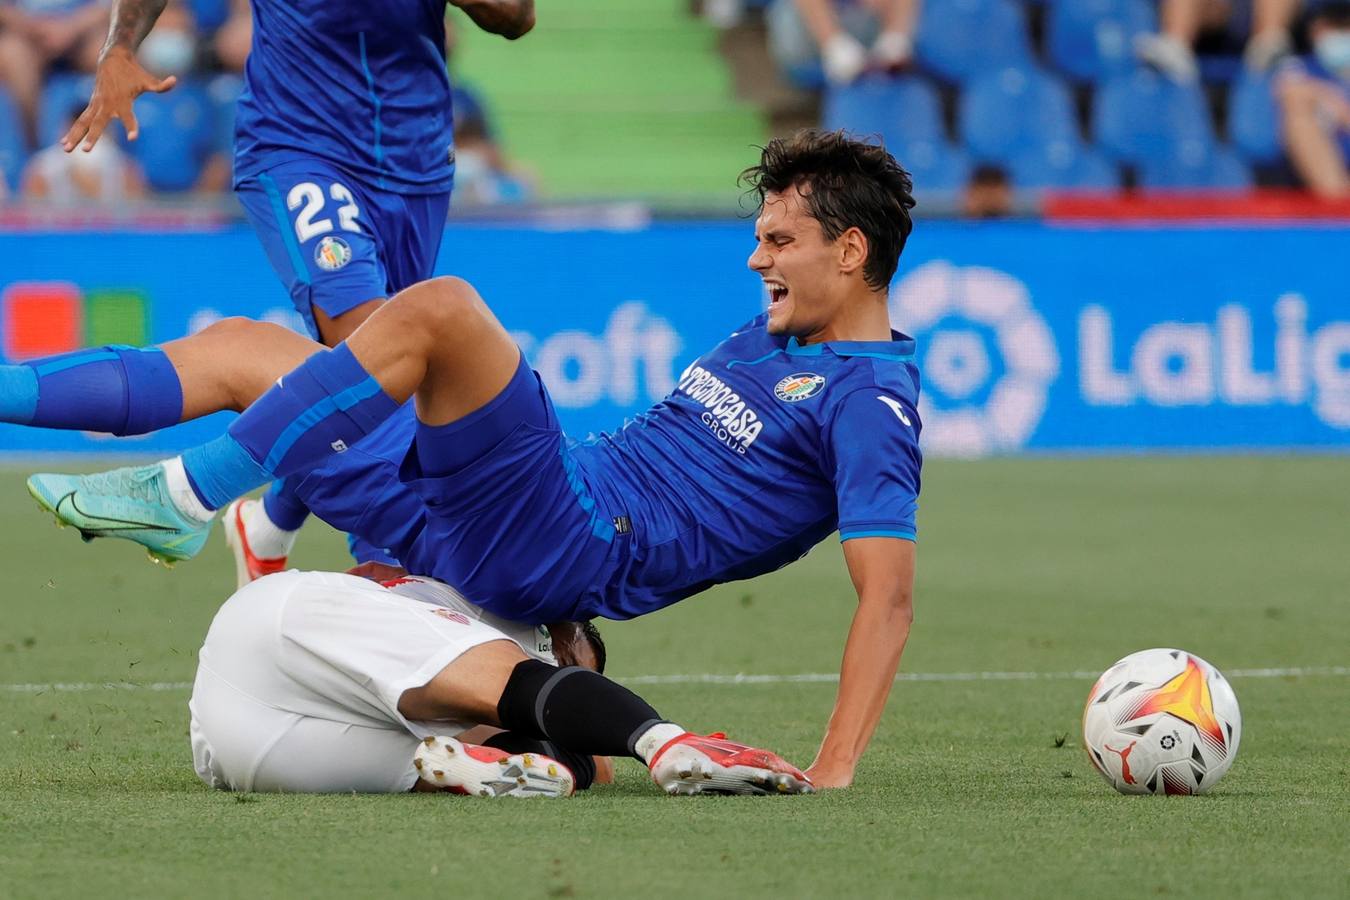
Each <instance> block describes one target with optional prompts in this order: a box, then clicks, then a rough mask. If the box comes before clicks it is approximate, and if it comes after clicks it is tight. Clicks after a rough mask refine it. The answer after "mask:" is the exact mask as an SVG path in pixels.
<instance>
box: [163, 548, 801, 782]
mask: <svg viewBox="0 0 1350 900" xmlns="http://www.w3.org/2000/svg"><path fill="white" fill-rule="evenodd" d="M565 640H567V641H568V645H567V646H559V647H557V653H558V656H559V657H563V658H567V657H569V656H570V657H574V658H576V659H578V660H579V661H580V660H584V661H586V662H588V663H589V664H590V665H592V666H595V665H596V664H597V663H599V664H601V665H602V664H603V652H604V651H603V645H601V644H598V643H590V642H588V640H587V639H586V638H585V637H582V638H580V639H575V638H571V637H569V638H565ZM554 662H555V658H554V655H553V652H550V650H549V647H548V644H546V643H544V644H541V642H540V641H539V632H538V630H537V629H535V628H530V627H525V626H516V625H512V624H511V623H507V622H502V621H500V620H497V619H495V618H494V617H493V616H491V615H490V614H485V613H484V612H483V611H482V610H480V609H478V608H477V607H475V606H473V605H472V604H470V603H468V602H467V601H466V600H465V599H464V598H463V597H462V596H460V595H458V594H456V593H455V592H454V591H452V590H450V589H449V588H447V587H446V586H445V585H442V584H438V583H436V582H434V581H430V580H427V579H418V578H399V579H395V580H393V581H389V582H386V583H385V584H377V583H375V582H373V581H368V580H366V579H364V578H357V577H355V576H353V575H339V574H337V573H328V572H294V571H292V572H285V573H282V574H279V575H270V576H268V577H266V578H262V579H259V580H258V581H255V582H253V583H252V584H250V585H248V586H247V587H245V588H244V589H242V590H241V591H239V592H238V593H236V594H235V595H234V596H233V597H231V598H230V599H229V600H227V601H226V602H225V605H224V606H222V607H221V608H220V611H219V612H218V613H217V614H216V617H215V620H214V621H213V622H212V623H211V629H210V631H208V632H207V635H206V641H205V643H204V644H203V645H202V649H201V653H199V654H198V662H197V678H196V681H195V683H194V684H193V687H192V700H191V702H190V703H189V708H190V710H191V713H192V724H191V736H192V758H193V763H194V765H195V767H196V769H197V774H198V775H199V776H200V777H201V779H202V780H203V781H205V782H206V783H207V784H208V785H210V786H212V787H221V788H228V789H230V790H239V791H291V792H301V793H345V792H349V791H358V792H363V793H399V792H403V791H408V790H448V791H451V792H453V793H467V794H474V795H479V796H484V797H495V796H516V797H528V796H555V797H556V796H567V795H568V794H571V793H572V791H573V790H574V789H575V790H583V789H585V788H587V787H589V786H590V784H591V783H592V781H593V780H594V778H595V775H596V761H595V760H594V759H593V757H595V756H599V757H609V756H631V757H634V758H635V759H639V760H641V761H642V762H643V763H645V764H646V765H647V766H648V768H649V769H650V770H651V773H652V779H653V780H654V781H655V782H656V783H657V784H658V785H660V786H661V787H662V788H663V789H665V790H666V791H667V792H668V793H671V794H699V793H732V794H774V793H805V792H809V791H810V785H809V784H808V783H807V782H806V780H805V776H803V775H802V773H801V772H799V771H797V770H796V769H795V768H793V767H792V766H791V765H789V764H788V763H786V762H784V761H783V760H782V759H780V758H779V757H778V756H776V755H774V754H772V753H770V752H768V751H767V750H757V749H755V748H752V747H746V746H745V745H742V744H734V743H732V742H730V741H726V740H723V739H721V736H720V735H718V736H713V737H702V736H699V735H693V734H690V733H688V732H686V731H685V730H684V729H683V728H681V727H680V726H678V725H674V724H672V723H670V722H669V721H667V720H665V719H663V718H661V716H660V715H658V714H657V712H656V710H654V709H652V708H651V706H649V705H648V704H647V702H646V701H644V700H643V699H642V698H641V697H638V696H637V695H636V694H634V693H633V692H632V691H630V690H628V689H627V688H625V687H621V686H620V685H617V684H615V683H614V682H612V681H610V680H609V679H607V678H605V677H604V676H603V675H601V674H599V673H598V672H595V671H592V670H591V669H590V668H583V667H581V666H575V665H572V666H567V667H564V668H558V667H557V666H556V665H554ZM483 725H486V726H495V727H497V728H502V729H505V730H504V731H501V732H498V733H496V734H492V735H491V736H490V737H489V736H486V732H487V731H488V730H485V729H483V728H481V727H479V728H475V727H474V726H483ZM467 729H473V731H474V732H476V733H478V734H482V735H484V736H485V737H486V741H485V744H486V746H478V745H475V744H469V743H465V742H464V740H461V739H460V737H462V738H464V739H465V740H467V739H468V738H469V737H470V733H469V732H468V731H467ZM457 736H459V737H457Z"/></svg>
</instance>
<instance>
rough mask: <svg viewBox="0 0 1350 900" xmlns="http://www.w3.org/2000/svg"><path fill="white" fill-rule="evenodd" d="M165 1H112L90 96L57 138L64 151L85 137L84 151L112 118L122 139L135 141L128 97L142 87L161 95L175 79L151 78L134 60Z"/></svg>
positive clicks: (136, 132)
mask: <svg viewBox="0 0 1350 900" xmlns="http://www.w3.org/2000/svg"><path fill="white" fill-rule="evenodd" d="M166 3H167V0H112V22H111V24H110V25H109V26H108V40H107V42H106V43H104V45H103V51H102V52H101V53H100V54H99V59H98V71H97V72H96V74H95V75H94V93H93V96H92V97H90V98H89V105H88V106H86V107H85V109H84V112H82V113H80V115H79V117H78V118H77V119H76V120H75V122H74V124H72V125H71V126H70V130H69V131H68V132H66V136H65V137H64V138H62V139H61V146H62V147H63V148H64V149H65V151H66V152H67V153H70V152H71V151H72V150H74V149H75V147H76V146H78V145H79V143H80V141H84V150H85V152H86V153H87V152H88V151H90V150H92V149H94V145H95V144H97V143H98V139H99V138H100V137H101V136H102V135H103V130H104V129H105V128H107V127H108V122H109V121H110V120H112V119H121V120H122V125H123V126H124V127H125V128H126V130H127V138H128V139H130V140H133V141H134V140H136V137H137V136H138V135H139V134H140V128H139V126H138V125H137V124H136V114H135V112H133V111H132V108H131V104H132V101H134V100H135V99H136V98H137V97H139V96H140V95H141V94H143V93H145V92H146V91H154V92H155V93H157V94H162V93H164V92H165V91H167V90H170V89H171V88H172V87H173V86H174V85H175V84H177V83H178V79H177V78H175V77H174V76H172V75H170V76H169V77H168V78H156V77H154V76H153V75H151V74H150V73H149V72H147V71H145V69H142V68H141V65H140V63H138V62H137V61H136V48H138V47H139V46H140V45H141V41H143V40H145V36H146V35H147V34H149V33H150V29H151V28H153V27H154V25H155V20H156V19H158V18H159V14H160V13H162V12H163V11H164V7H165V5H166Z"/></svg>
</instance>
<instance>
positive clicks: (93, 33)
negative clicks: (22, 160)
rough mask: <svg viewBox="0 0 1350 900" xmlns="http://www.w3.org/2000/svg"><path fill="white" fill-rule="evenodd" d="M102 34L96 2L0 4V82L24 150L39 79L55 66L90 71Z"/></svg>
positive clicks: (32, 137)
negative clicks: (18, 119)
mask: <svg viewBox="0 0 1350 900" xmlns="http://www.w3.org/2000/svg"><path fill="white" fill-rule="evenodd" d="M107 33H108V8H107V6H106V4H104V3H103V2H101V0H0V81H3V82H4V83H5V84H7V85H8V86H9V89H10V92H11V93H12V94H13V95H14V100H15V101H16V102H17V103H18V106H19V112H20V114H21V116H22V118H23V124H24V129H25V130H26V131H27V137H28V142H29V146H37V145H38V143H39V142H40V141H42V140H43V139H45V136H44V135H39V134H38V133H37V114H38V99H39V95H40V94H41V91H42V78H43V76H44V75H46V73H47V70H48V69H49V68H51V67H52V66H53V65H54V64H56V63H62V64H64V65H66V66H67V67H69V68H72V69H76V70H78V71H80V72H92V71H94V67H95V66H97V65H98V54H99V50H100V49H101V48H102V47H103V41H104V39H105V38H106V36H107Z"/></svg>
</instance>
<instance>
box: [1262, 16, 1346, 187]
mask: <svg viewBox="0 0 1350 900" xmlns="http://www.w3.org/2000/svg"><path fill="white" fill-rule="evenodd" d="M1308 38H1309V41H1310V43H1311V44H1312V51H1313V52H1312V55H1311V56H1310V57H1307V58H1305V59H1299V60H1289V61H1287V62H1286V63H1285V64H1284V65H1283V66H1281V67H1280V70H1279V73H1278V75H1277V77H1276V82H1275V95H1276V98H1277V100H1278V101H1279V105H1280V114H1281V124H1282V129H1281V130H1282V132H1283V138H1284V146H1285V151H1286V152H1287V153H1288V155H1289V160H1290V162H1291V163H1293V166H1294V170H1295V171H1296V172H1297V173H1298V175H1299V177H1300V178H1301V179H1302V181H1303V183H1304V184H1305V185H1307V186H1308V188H1309V189H1311V190H1312V191H1313V192H1314V193H1316V194H1319V195H1321V196H1324V197H1346V196H1350V170H1348V169H1347V160H1350V0H1333V2H1327V3H1322V4H1319V5H1318V6H1317V7H1316V8H1315V9H1314V10H1313V14H1312V19H1311V21H1310V23H1309V27H1308Z"/></svg>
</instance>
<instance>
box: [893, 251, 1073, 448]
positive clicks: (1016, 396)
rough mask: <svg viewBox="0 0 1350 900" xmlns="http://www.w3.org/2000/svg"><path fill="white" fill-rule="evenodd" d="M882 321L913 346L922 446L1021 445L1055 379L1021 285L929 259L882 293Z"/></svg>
mask: <svg viewBox="0 0 1350 900" xmlns="http://www.w3.org/2000/svg"><path fill="white" fill-rule="evenodd" d="M891 320H892V321H893V322H894V323H896V328H898V329H900V330H901V331H905V332H907V333H909V334H911V335H913V336H914V337H915V338H916V339H917V341H918V346H919V367H920V371H921V373H922V376H923V382H924V385H923V393H922V395H921V397H920V400H919V415H920V416H921V417H922V418H923V423H924V429H923V441H924V444H925V445H926V447H927V449H928V452H931V453H935V454H939V455H947V456H983V455H985V454H989V453H997V452H1000V451H1007V450H1016V449H1018V448H1020V447H1022V446H1023V445H1025V444H1026V442H1027V440H1028V439H1029V438H1030V437H1031V435H1032V433H1033V432H1034V431H1035V430H1036V426H1037V424H1039V423H1040V421H1041V416H1042V415H1044V413H1045V406H1046V400H1047V395H1048V393H1049V390H1050V385H1051V384H1053V383H1054V381H1055V379H1056V378H1057V377H1058V376H1059V353H1058V351H1057V350H1056V349H1055V341H1054V338H1053V337H1052V336H1051V334H1050V329H1049V328H1048V327H1047V326H1046V324H1045V320H1044V319H1042V318H1041V317H1040V316H1039V315H1037V313H1036V311H1035V309H1033V308H1032V306H1031V300H1030V297H1029V295H1028V293H1027V289H1026V285H1024V284H1022V282H1020V281H1018V280H1017V279H1016V278H1014V277H1012V276H1011V275H1008V274H1007V273H1005V272H999V271H997V270H995V269H988V268H984V267H981V266H967V267H957V266H953V265H952V264H950V263H947V262H942V261H935V262H930V263H926V264H924V265H922V266H920V267H919V268H917V269H915V270H914V271H913V272H911V273H910V274H909V275H907V276H905V277H904V278H903V279H901V280H900V281H899V282H898V283H897V284H896V285H895V286H894V287H893V289H892V291H891Z"/></svg>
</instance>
